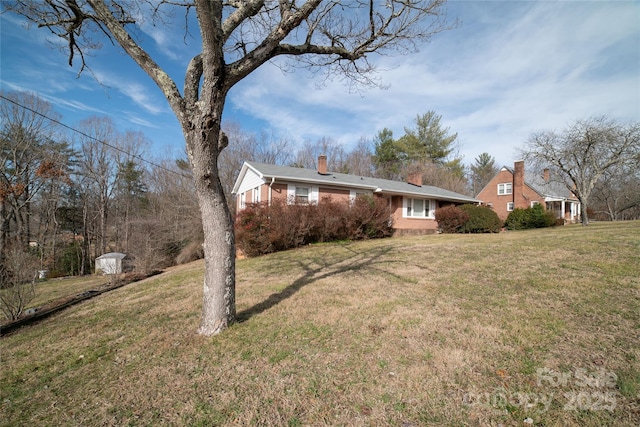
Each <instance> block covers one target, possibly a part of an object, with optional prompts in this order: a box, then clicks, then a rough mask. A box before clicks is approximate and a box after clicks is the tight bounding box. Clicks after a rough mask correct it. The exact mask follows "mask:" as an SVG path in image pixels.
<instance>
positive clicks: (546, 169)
mask: <svg viewBox="0 0 640 427" xmlns="http://www.w3.org/2000/svg"><path fill="white" fill-rule="evenodd" d="M542 178H543V179H544V180H545V182H549V178H550V174H549V168H545V169H544V170H543V171H542Z"/></svg>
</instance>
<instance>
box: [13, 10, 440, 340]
mask: <svg viewBox="0 0 640 427" xmlns="http://www.w3.org/2000/svg"><path fill="white" fill-rule="evenodd" d="M445 1H446V0H427V1H414V0H387V1H377V0H369V1H364V0H361V1H358V0H353V1H349V2H343V1H338V0H307V1H294V0H290V1H287V0H279V1H275V0H271V1H267V0H246V1H237V0H227V1H222V0H218V1H215V0H192V1H187V0H171V1H169V0H167V1H159V0H154V1H144V0H140V1H138V2H135V1H134V0H126V1H125V0H122V1H119V0H47V1H46V2H43V1H41V0H14V1H13V2H6V3H3V5H4V6H5V7H6V8H8V9H11V10H13V11H15V12H18V13H20V14H22V15H24V16H26V17H27V18H28V19H30V20H31V21H33V22H35V23H37V25H38V26H39V27H46V28H48V29H49V30H51V31H52V32H53V33H54V34H55V35H57V36H59V37H61V38H62V39H64V40H65V41H66V42H67V46H68V50H69V62H72V61H73V60H74V59H76V58H79V59H80V61H82V68H83V69H84V66H85V63H84V61H85V59H87V56H86V55H85V52H86V48H88V47H91V46H96V43H97V41H96V38H95V37H96V34H104V35H105V36H106V37H108V38H110V39H111V40H112V41H115V42H116V43H118V44H119V45H120V46H122V48H123V49H124V50H125V51H126V53H127V54H128V55H129V56H131V58H133V59H134V60H135V61H136V63H137V64H138V65H139V66H140V67H141V68H142V69H143V70H144V71H145V72H146V73H147V74H148V75H149V76H150V77H151V78H152V79H153V81H154V82H155V83H156V84H157V86H158V87H159V88H160V90H161V91H162V92H163V93H164V95H165V97H166V99H167V101H168V102H169V105H170V106H171V108H172V110H173V111H174V113H175V115H176V116H177V118H178V121H179V122H180V125H181V127H182V131H183V134H184V138H185V142H186V146H187V153H188V156H189V160H190V162H191V166H192V171H193V177H194V183H195V188H196V192H197V194H198V203H199V205H200V211H201V214H202V222H203V230H204V236H205V240H204V253H205V278H204V300H203V310H202V317H201V323H200V328H199V332H200V333H201V334H204V335H211V334H216V333H218V332H220V331H222V330H224V329H225V328H226V327H227V326H228V325H229V324H230V323H232V322H233V321H234V319H235V314H236V313H235V243H234V230H233V221H232V218H231V216H230V215H229V209H228V206H227V202H226V200H225V197H224V191H223V187H222V185H221V183H220V179H219V176H218V157H219V156H220V152H221V151H222V150H223V149H224V148H225V147H226V146H227V145H228V141H229V140H228V138H227V136H226V135H225V133H224V132H222V131H221V119H222V112H223V109H224V106H225V101H226V98H227V95H228V93H229V90H230V89H231V88H232V87H233V86H234V85H236V84H237V83H239V82H240V81H242V79H244V78H245V77H247V76H248V75H249V74H251V73H252V72H254V71H255V70H256V69H257V68H258V67H260V66H262V65H263V64H265V63H266V62H268V61H271V60H273V59H275V58H277V57H283V56H284V57H289V58H291V59H292V60H294V61H295V62H296V63H297V64H300V65H302V66H308V67H320V68H319V69H320V70H323V71H326V73H327V75H332V74H334V73H340V74H341V75H343V76H346V77H347V78H348V79H349V81H357V82H364V83H370V82H372V80H371V79H370V78H369V77H368V76H369V73H370V72H371V71H372V70H373V66H372V64H371V63H370V62H369V61H368V60H367V57H368V56H369V55H370V54H372V53H381V54H383V53H389V52H400V53H409V52H411V51H412V50H414V49H415V47H416V45H417V43H419V42H423V41H425V40H428V39H429V38H430V37H431V36H432V35H433V34H435V33H437V32H440V31H442V30H445V29H447V28H448V26H447V24H446V23H445V22H444V20H443V15H444V9H443V6H444V3H445ZM164 6H168V7H173V8H175V7H179V6H184V7H185V8H186V11H187V12H188V11H195V14H196V16H197V20H198V24H199V29H200V38H201V41H202V49H201V51H200V53H199V54H197V55H195V56H194V57H193V58H191V60H190V61H189V63H188V64H186V67H185V77H184V86H183V89H182V91H180V89H179V88H178V85H177V84H176V82H175V81H174V80H173V79H172V78H171V77H170V76H169V74H168V73H167V72H166V71H165V70H163V69H162V68H161V67H160V65H158V62H157V61H156V60H155V59H154V58H152V57H151V56H150V54H149V52H147V51H145V50H144V49H143V47H142V46H141V44H139V43H138V42H137V41H136V37H135V34H136V31H139V30H140V27H139V26H138V21H137V19H138V18H139V17H140V16H141V14H142V13H143V12H145V11H151V12H152V13H153V14H155V15H156V16H157V14H158V12H160V11H161V9H162V8H163V7H164ZM173 12H175V10H174V11H173ZM176 16H177V15H176ZM163 18H164V19H169V18H170V15H164V16H163ZM158 22H159V23H160V24H161V23H162V22H163V21H158Z"/></svg>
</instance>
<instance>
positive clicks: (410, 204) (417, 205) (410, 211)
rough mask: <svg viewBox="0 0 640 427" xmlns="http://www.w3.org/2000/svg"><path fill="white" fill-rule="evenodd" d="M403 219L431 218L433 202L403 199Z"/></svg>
mask: <svg viewBox="0 0 640 427" xmlns="http://www.w3.org/2000/svg"><path fill="white" fill-rule="evenodd" d="M404 203H405V217H407V218H433V210H434V207H433V206H432V204H433V200H429V199H411V198H405V199H404Z"/></svg>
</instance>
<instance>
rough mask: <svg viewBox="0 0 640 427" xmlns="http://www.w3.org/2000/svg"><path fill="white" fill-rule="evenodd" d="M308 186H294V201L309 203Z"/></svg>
mask: <svg viewBox="0 0 640 427" xmlns="http://www.w3.org/2000/svg"><path fill="white" fill-rule="evenodd" d="M309 193H310V189H309V187H298V186H296V203H302V204H305V205H306V204H308V203H309Z"/></svg>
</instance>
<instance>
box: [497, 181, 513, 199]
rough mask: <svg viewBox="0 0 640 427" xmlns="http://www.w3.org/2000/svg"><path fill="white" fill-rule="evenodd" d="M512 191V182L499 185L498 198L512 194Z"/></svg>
mask: <svg viewBox="0 0 640 427" xmlns="http://www.w3.org/2000/svg"><path fill="white" fill-rule="evenodd" d="M511 193H512V190H511V183H510V182H504V183H502V184H498V196H502V195H504V194H511Z"/></svg>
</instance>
